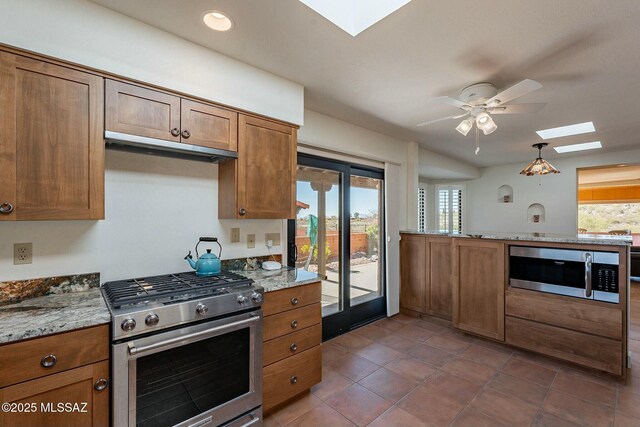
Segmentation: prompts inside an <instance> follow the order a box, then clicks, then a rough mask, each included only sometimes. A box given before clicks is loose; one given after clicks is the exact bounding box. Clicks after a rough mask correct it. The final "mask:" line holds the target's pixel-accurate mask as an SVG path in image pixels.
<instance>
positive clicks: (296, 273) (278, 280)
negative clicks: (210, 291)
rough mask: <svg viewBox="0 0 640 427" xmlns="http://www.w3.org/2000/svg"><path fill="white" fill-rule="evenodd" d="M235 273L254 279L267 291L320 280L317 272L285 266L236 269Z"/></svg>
mask: <svg viewBox="0 0 640 427" xmlns="http://www.w3.org/2000/svg"><path fill="white" fill-rule="evenodd" d="M234 273H238V274H242V275H243V276H245V277H248V278H249V279H253V280H254V281H255V282H256V284H257V285H260V286H262V287H263V288H264V291H265V292H273V291H279V290H280V289H287V288H295V287H296V286H302V285H307V284H309V283H313V282H317V281H319V280H320V278H319V277H318V275H317V274H316V273H311V272H309V271H306V270H301V269H298V270H296V269H293V268H287V267H285V268H283V269H282V270H273V271H267V270H262V269H259V270H254V271H250V270H236V271H234Z"/></svg>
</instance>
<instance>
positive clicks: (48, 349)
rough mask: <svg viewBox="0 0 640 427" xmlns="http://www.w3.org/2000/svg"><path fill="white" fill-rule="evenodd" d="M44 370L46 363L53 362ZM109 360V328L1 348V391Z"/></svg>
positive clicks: (53, 336)
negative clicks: (13, 385)
mask: <svg viewBox="0 0 640 427" xmlns="http://www.w3.org/2000/svg"><path fill="white" fill-rule="evenodd" d="M49 355H53V356H55V363H54V364H53V366H50V367H44V366H43V362H45V361H48V362H50V363H51V362H53V359H54V358H53V357H49V359H47V360H45V359H44V358H45V357H47V356H49ZM108 358H109V326H108V325H101V326H96V327H93V328H87V329H80V330H77V331H73V332H65V333H63V334H57V335H51V336H46V337H43V338H36V339H32V340H28V341H21V342H17V343H13V344H6V345H3V346H0V387H5V386H8V385H11V384H16V383H19V382H22V381H26V380H31V379H34V378H39V377H43V376H45V375H50V374H54V373H56V372H61V371H66V370H67V369H72V368H76V367H78V366H83V365H88V364H90V363H94V362H98V361H101V360H106V359H108Z"/></svg>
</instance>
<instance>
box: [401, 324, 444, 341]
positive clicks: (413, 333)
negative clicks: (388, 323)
mask: <svg viewBox="0 0 640 427" xmlns="http://www.w3.org/2000/svg"><path fill="white" fill-rule="evenodd" d="M395 333H396V334H398V335H402V336H403V337H406V338H410V339H412V340H416V341H426V340H428V339H429V338H431V337H432V336H434V335H435V334H434V333H433V332H431V331H429V330H427V329H424V328H421V327H419V326H416V325H407V326H405V327H404V328H402V329H398V330H397V331H396V332H395Z"/></svg>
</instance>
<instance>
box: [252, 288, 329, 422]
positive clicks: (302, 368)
mask: <svg viewBox="0 0 640 427" xmlns="http://www.w3.org/2000/svg"><path fill="white" fill-rule="evenodd" d="M320 294H321V285H320V282H316V283H311V284H308V285H302V286H298V287H294V288H288V289H283V290H279V291H273V292H267V293H266V294H265V297H264V305H263V310H264V314H265V316H264V330H263V339H264V347H263V365H264V368H263V371H262V390H263V398H262V400H263V402H262V410H263V411H264V412H269V411H270V410H272V409H273V408H275V407H276V406H278V405H280V404H282V403H284V402H286V401H287V400H289V399H291V398H292V397H294V396H296V395H298V394H300V393H303V392H305V391H307V390H309V389H310V388H311V386H313V385H314V384H317V383H319V382H320V381H322V346H321V343H322V310H321V308H320Z"/></svg>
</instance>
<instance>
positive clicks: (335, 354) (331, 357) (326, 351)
mask: <svg viewBox="0 0 640 427" xmlns="http://www.w3.org/2000/svg"><path fill="white" fill-rule="evenodd" d="M347 353H349V351H348V350H347V349H346V348H344V347H341V346H339V345H338V344H335V343H333V342H332V341H328V342H326V343H322V361H323V362H327V363H331V362H333V361H335V360H337V359H339V358H341V357H343V356H346V355H347Z"/></svg>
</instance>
